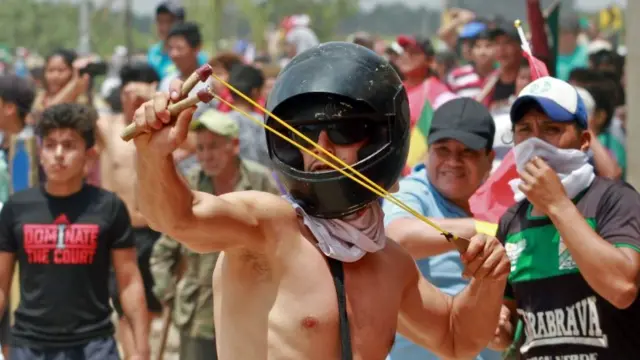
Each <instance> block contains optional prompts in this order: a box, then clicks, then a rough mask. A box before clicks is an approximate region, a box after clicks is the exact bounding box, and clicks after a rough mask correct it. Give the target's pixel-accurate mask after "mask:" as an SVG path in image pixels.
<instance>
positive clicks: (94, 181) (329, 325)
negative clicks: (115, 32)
mask: <svg viewBox="0 0 640 360" xmlns="http://www.w3.org/2000/svg"><path fill="white" fill-rule="evenodd" d="M450 14H451V22H450V23H448V24H446V26H443V27H442V28H441V29H440V30H439V31H438V38H439V43H441V44H444V45H443V46H440V47H438V46H435V45H434V43H435V42H434V41H432V40H431V39H429V38H427V37H423V36H420V35H409V34H406V35H401V36H398V37H397V38H395V39H394V40H393V41H390V42H386V41H384V40H382V39H381V38H379V37H377V36H374V35H372V34H368V33H364V32H358V33H355V34H353V35H351V36H349V38H348V39H346V41H344V42H331V43H324V44H320V43H319V41H318V39H317V37H316V36H315V34H314V32H313V30H312V24H311V23H310V20H309V17H308V16H306V15H295V16H291V17H288V18H286V19H285V20H284V21H283V22H282V24H281V27H282V30H283V33H284V36H283V39H282V40H281V41H282V52H281V56H279V57H274V56H270V55H267V54H266V53H252V54H251V55H250V56H247V51H246V49H244V50H243V53H238V52H220V53H218V54H216V56H214V57H211V58H209V57H207V56H206V54H205V53H204V52H203V51H202V44H203V34H202V33H201V31H200V27H199V26H198V24H196V23H192V22H189V21H188V19H187V14H186V13H185V10H184V8H182V7H180V6H179V5H176V4H175V3H174V2H171V1H168V2H163V3H161V4H160V5H159V6H158V7H157V9H156V13H155V20H156V26H157V33H158V37H159V42H158V43H156V44H154V45H152V46H151V47H150V48H149V50H148V53H147V54H146V56H144V57H131V59H130V61H128V62H127V61H124V60H123V59H124V58H125V57H126V52H127V49H118V50H117V51H116V54H115V55H114V57H113V58H112V59H111V63H110V64H109V67H108V68H104V69H103V66H102V63H101V62H100V61H99V60H98V59H97V58H96V57H93V56H78V55H77V54H76V53H75V52H74V51H71V50H68V49H60V50H56V51H54V52H52V53H51V54H50V55H49V56H47V57H46V59H45V60H44V64H43V67H42V69H40V70H38V69H31V71H30V72H29V71H24V69H23V68H22V66H17V65H16V66H14V73H9V74H3V75H0V131H1V132H2V145H3V150H4V151H3V152H0V155H1V157H0V202H1V203H2V210H1V211H0V312H2V313H4V315H3V316H2V329H0V330H1V331H0V344H1V346H2V354H3V355H4V358H5V359H7V360H9V359H10V360H23V359H25V360H26V359H29V360H31V359H36V360H39V359H43V360H45V359H47V360H48V359H56V360H57V359H95V360H98V359H99V360H107V359H120V358H124V359H150V358H151V356H152V355H153V356H164V358H166V359H171V358H172V356H177V357H178V358H179V359H187V360H199V359H217V358H221V359H259V358H284V359H334V358H340V359H345V360H347V359H386V360H414V359H439V358H475V359H480V360H491V359H501V358H505V357H508V358H512V359H571V360H573V359H598V358H599V359H616V360H618V359H620V360H624V359H633V358H634V355H633V354H635V353H637V352H638V351H639V350H640V349H639V348H638V345H636V343H635V341H634V339H633V337H634V336H633V335H634V334H636V333H637V331H640V328H638V324H640V321H638V320H640V319H638V318H636V317H635V316H638V315H640V312H639V311H640V304H639V303H638V301H637V294H638V284H637V282H636V279H637V275H638V273H639V272H640V195H639V194H638V193H637V192H636V190H635V189H633V188H632V187H631V186H630V185H628V184H627V183H625V182H624V179H625V176H626V151H625V143H626V137H625V124H626V112H625V96H624V93H625V92H624V86H625V83H624V79H625V61H624V60H625V56H624V55H625V54H624V49H622V48H616V47H615V46H614V44H612V42H611V41H608V40H607V39H605V38H603V37H602V36H601V35H600V34H598V33H597V32H595V31H593V29H592V28H590V27H588V26H585V24H584V23H583V22H582V21H580V19H579V18H578V17H576V16H568V17H566V18H563V19H562V20H561V21H560V36H559V44H558V49H559V55H558V57H557V59H555V61H554V62H552V63H551V64H553V66H555V68H553V69H551V70H552V71H551V73H552V74H553V75H554V76H553V77H551V76H543V77H536V76H535V74H533V73H532V67H531V63H530V61H529V60H528V59H527V58H526V57H525V56H523V53H522V49H521V39H520V36H519V34H518V32H517V31H516V28H515V27H514V26H513V22H512V21H507V20H508V19H500V18H497V19H481V18H478V17H477V16H476V15H475V14H473V13H472V12H471V11H469V10H464V9H452V10H451V11H450ZM252 51H253V50H252ZM203 65H208V66H210V67H211V69H212V70H213V74H214V75H215V76H214V77H212V78H210V79H208V80H207V81H204V82H199V83H198V84H196V86H195V87H193V89H190V91H189V93H188V94H183V93H182V85H183V82H184V81H185V80H186V79H187V78H188V77H189V75H191V74H192V73H194V72H195V71H196V70H198V69H199V68H201V67H202V66H203ZM18 70H20V71H18ZM102 75H107V78H108V79H107V80H105V81H104V82H103V84H102V88H101V89H100V90H99V91H97V90H95V89H94V87H95V83H96V79H97V78H98V77H100V76H102ZM207 87H208V88H210V89H211V90H213V91H214V92H215V93H216V94H217V95H218V96H219V98H217V99H214V100H212V101H210V102H209V103H199V104H198V105H197V106H194V107H192V108H188V109H186V110H184V111H182V112H181V113H180V114H178V115H177V116H174V117H173V118H172V117H170V116H169V114H168V112H167V110H166V109H167V106H168V105H169V104H170V103H172V102H173V103H175V102H177V101H178V100H180V99H181V98H184V97H187V96H190V95H194V94H196V93H198V91H200V90H202V89H205V88H207ZM231 88H233V89H237V90H238V91H239V93H241V94H239V93H238V92H235V91H232V90H231ZM265 109H266V110H268V111H269V112H270V113H268V114H267V113H265V111H264V110H265ZM274 115H275V116H277V117H278V118H280V119H283V120H284V121H285V123H286V124H288V126H289V127H290V128H289V129H287V127H285V126H284V125H283V124H281V123H280V122H279V119H275V116H274ZM263 122H264V123H266V124H267V125H269V126H271V127H272V128H274V129H277V130H279V131H282V132H283V134H284V135H285V137H288V138H290V139H293V140H294V141H296V142H298V143H300V144H302V146H301V148H296V147H295V146H293V145H292V144H290V143H288V142H287V141H285V140H283V139H282V138H279V137H278V136H276V135H274V134H271V133H269V132H268V131H267V132H265V129H264V128H263V126H261V125H260V123H263ZM425 122H426V123H428V125H427V126H426V130H424V131H425V133H424V137H417V136H415V133H416V132H418V130H420V131H422V130H423V129H425V125H424V124H425ZM132 123H133V124H135V125H136V126H137V127H138V128H139V129H141V130H143V134H142V135H140V136H138V137H137V138H136V139H135V140H134V141H130V142H126V141H124V140H123V139H122V138H121V134H122V132H123V131H124V129H125V128H126V127H127V126H129V125H130V124H132ZM292 129H293V130H292ZM301 135H304V136H301ZM305 138H310V139H311V140H313V141H315V142H316V143H317V144H318V145H320V146H321V147H322V149H324V150H319V149H318V148H316V147H315V146H314V145H309V144H307V142H306V139H305ZM303 149H304V150H306V151H304V150H303ZM509 154H513V156H514V157H515V160H514V163H515V165H514V166H515V167H517V171H518V174H519V175H518V177H517V178H515V179H513V180H512V181H511V182H510V183H509V185H510V189H508V190H509V191H510V192H512V195H513V196H512V197H513V199H514V200H513V202H514V204H515V205H513V206H512V207H510V208H509V210H507V211H506V212H505V213H504V214H503V215H502V216H501V218H500V221H499V224H498V228H497V231H496V232H492V231H486V230H484V229H481V228H480V227H479V222H478V221H476V219H475V218H476V215H478V214H474V212H473V211H472V208H471V205H470V200H471V199H472V197H473V196H474V194H476V193H477V191H478V189H479V188H480V187H481V186H482V185H483V184H484V183H486V182H487V180H488V179H489V178H490V177H491V176H492V174H494V173H495V171H496V169H498V168H500V166H501V165H502V162H503V160H504V161H505V162H506V161H507V160H506V159H507V157H508V156H509ZM335 166H337V167H338V168H342V169H345V168H347V167H350V166H352V167H353V168H355V169H356V170H358V171H359V172H360V173H362V174H363V175H365V176H366V177H367V178H368V179H370V180H371V182H372V184H373V185H376V186H377V187H378V188H382V190H383V193H385V192H387V191H388V192H391V193H393V196H394V198H395V199H397V200H391V199H389V198H387V199H381V197H380V196H379V194H376V193H374V192H372V191H371V190H370V189H366V188H364V187H363V186H362V185H361V184H359V183H357V182H355V181H353V179H350V178H349V176H346V175H345V174H342V173H341V172H340V171H337V170H336V169H334V167H335ZM373 185H372V186H373ZM373 187H374V188H375V186H373ZM405 205H406V206H405ZM407 206H408V208H407ZM409 208H410V209H409ZM410 210H411V211H410ZM424 219H426V220H427V221H429V220H430V221H433V222H435V223H437V224H438V225H439V226H440V227H442V228H443V229H446V231H450V232H451V234H454V235H456V236H458V237H460V238H461V239H462V240H460V239H458V240H457V241H458V242H456V241H453V240H452V239H453V238H452V236H443V235H451V234H446V233H445V234H443V232H442V231H441V229H438V228H434V227H432V226H430V225H429V224H427V223H426V222H425V220H424ZM464 239H467V240H466V241H467V243H466V244H465V245H464V246H463V247H462V248H460V247H459V246H458V245H459V241H465V240H464ZM14 274H16V275H15V276H14ZM12 284H13V285H14V290H12ZM16 295H17V296H16ZM112 309H113V310H112ZM112 312H113V313H115V315H114V314H112ZM158 324H159V325H158ZM171 328H175V329H177V333H178V334H179V336H178V337H179V341H178V345H177V354H171V349H168V350H165V348H166V346H165V345H166V342H167V331H170V330H171ZM1 358H2V355H0V359H1Z"/></svg>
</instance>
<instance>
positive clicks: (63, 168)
mask: <svg viewBox="0 0 640 360" xmlns="http://www.w3.org/2000/svg"><path fill="white" fill-rule="evenodd" d="M97 116H98V115H97V113H96V112H95V111H94V110H93V109H91V108H89V107H87V106H84V105H79V104H60V105H55V106H52V107H50V108H48V109H47V110H45V111H44V112H43V113H42V117H41V119H40V121H39V123H38V126H37V129H36V133H37V135H38V136H39V138H40V139H41V140H42V146H41V149H40V163H41V165H42V168H43V170H44V172H45V174H46V181H45V182H44V184H43V185H42V186H37V187H32V188H30V189H28V190H24V191H21V192H18V193H16V194H14V195H12V196H11V198H10V199H9V200H8V201H7V203H6V204H5V205H4V206H3V208H2V211H1V212H0V308H3V307H4V306H5V301H4V299H6V294H8V290H9V288H10V284H11V278H12V274H13V269H14V265H15V262H18V264H19V266H20V298H21V300H20V305H19V306H18V309H17V310H16V314H15V324H14V326H13V329H12V340H13V344H12V347H11V356H10V357H11V359H13V360H22V359H25V360H26V359H29V360H32V359H49V358H56V359H95V360H98V359H99V360H112V359H113V360H115V359H119V355H118V349H117V346H116V343H115V341H114V340H113V338H112V334H113V325H112V323H111V320H110V313H111V309H110V307H109V291H108V287H107V282H108V278H109V267H110V265H111V264H113V267H114V269H115V272H116V278H117V280H118V286H119V288H120V289H119V290H120V294H121V301H122V303H123V307H124V312H125V314H126V316H127V317H128V318H129V321H130V322H131V323H132V325H133V333H134V341H135V352H134V353H133V354H131V355H132V358H136V359H146V358H147V357H148V352H149V345H148V338H147V337H148V336H147V334H148V322H147V311H146V308H145V306H144V301H145V300H144V289H143V285H142V279H141V277H140V273H139V271H138V266H137V262H136V258H135V256H136V255H135V248H134V247H133V235H132V232H131V220H130V219H129V214H128V212H127V208H126V206H125V204H124V203H123V202H122V200H120V198H118V197H117V196H116V195H115V194H113V193H111V192H109V191H105V190H102V189H100V188H96V187H94V186H92V185H88V184H86V183H85V181H84V179H85V171H84V169H85V166H86V165H87V162H88V161H89V159H90V157H91V152H93V151H94V150H93V145H94V144H95V123H96V118H97Z"/></svg>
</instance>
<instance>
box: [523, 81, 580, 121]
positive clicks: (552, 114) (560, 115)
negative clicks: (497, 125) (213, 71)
mask: <svg viewBox="0 0 640 360" xmlns="http://www.w3.org/2000/svg"><path fill="white" fill-rule="evenodd" d="M534 106H536V107H539V108H540V110H542V112H544V113H545V115H547V116H548V117H549V119H551V120H552V121H557V122H572V121H575V122H576V123H578V125H580V126H581V127H583V128H585V129H586V128H587V121H588V115H587V108H586V106H585V104H584V101H583V100H582V98H581V97H580V94H579V93H578V90H576V88H575V87H573V86H572V85H571V84H569V83H567V82H565V81H562V80H559V79H556V78H552V77H550V76H544V77H541V78H539V79H536V80H534V81H532V82H531V83H530V84H529V85H527V86H525V88H524V89H522V91H520V94H518V98H517V99H516V101H515V102H514V103H513V105H512V106H511V122H512V123H514V124H515V123H517V122H518V121H520V119H522V117H523V116H524V115H525V114H526V113H527V111H529V110H531V108H532V107H534Z"/></svg>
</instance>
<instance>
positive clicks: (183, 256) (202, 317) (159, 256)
mask: <svg viewBox="0 0 640 360" xmlns="http://www.w3.org/2000/svg"><path fill="white" fill-rule="evenodd" d="M187 181H188V183H189V186H190V187H191V188H192V189H195V190H198V191H202V192H207V193H211V194H215V190H214V188H213V183H212V181H211V179H210V178H209V177H208V176H207V175H205V174H204V172H203V171H202V170H201V169H200V168H199V167H198V168H195V169H193V170H192V171H190V172H189V174H188V175H187ZM243 190H258V191H265V192H270V193H273V194H280V192H279V191H278V188H277V186H276V184H275V181H274V179H273V177H272V176H271V171H270V170H269V169H267V168H266V167H264V166H262V165H260V164H258V163H255V162H253V161H249V160H241V161H240V180H239V181H238V183H237V184H236V186H235V188H234V191H243ZM218 255H219V253H210V254H198V253H195V252H193V251H191V250H189V249H187V248H186V247H184V246H182V245H181V244H180V243H178V242H177V241H175V240H173V239H171V238H170V237H168V236H166V235H162V236H161V237H160V239H159V240H158V241H157V242H156V244H155V245H154V247H153V253H152V255H151V260H150V265H151V273H152V274H153V278H154V280H155V285H154V288H153V291H154V293H155V294H156V296H157V297H158V298H159V299H161V300H163V301H164V302H173V313H172V318H173V322H174V324H175V325H176V326H177V327H178V328H179V329H180V331H182V332H183V333H186V334H188V336H191V337H198V338H207V339H208V338H213V337H214V335H215V330H214V326H213V290H212V275H213V269H214V268H215V265H216V261H217V259H218ZM178 268H182V269H183V270H182V271H183V274H182V276H181V277H180V276H179V275H177V272H179V271H178ZM178 277H180V279H179V280H177V278H178ZM176 280H177V284H176Z"/></svg>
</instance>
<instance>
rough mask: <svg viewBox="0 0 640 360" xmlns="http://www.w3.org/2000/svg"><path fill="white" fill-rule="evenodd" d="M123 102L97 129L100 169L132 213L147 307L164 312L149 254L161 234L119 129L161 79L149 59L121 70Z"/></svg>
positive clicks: (126, 346)
mask: <svg viewBox="0 0 640 360" xmlns="http://www.w3.org/2000/svg"><path fill="white" fill-rule="evenodd" d="M120 80H121V83H122V87H121V88H120V102H121V103H122V107H123V111H122V113H120V114H117V115H114V116H107V117H102V118H100V119H99V120H98V131H99V134H100V136H101V137H102V139H103V140H104V144H103V147H102V151H101V152H100V173H101V174H102V179H101V181H102V183H101V184H102V187H103V188H105V189H107V190H109V191H113V192H114V193H116V194H117V195H118V196H119V197H120V198H121V199H122V200H123V201H124V204H125V206H126V207H127V210H128V213H129V216H130V225H131V226H132V227H133V230H132V234H133V238H134V242H135V246H136V254H137V257H138V266H139V268H140V273H141V275H142V280H143V283H144V288H145V295H146V296H145V298H146V300H147V310H148V311H149V312H150V313H151V315H152V317H153V316H154V315H159V314H160V313H161V312H162V305H161V304H160V302H159V301H158V299H157V298H156V297H155V296H154V294H153V292H152V288H153V277H152V276H151V273H150V271H149V258H150V257H151V250H152V248H153V245H154V244H155V242H156V241H157V240H158V238H159V237H160V234H159V233H157V232H155V231H153V230H152V229H150V228H149V226H148V224H147V221H146V220H145V219H144V217H143V216H142V215H141V214H140V212H139V211H138V209H137V207H136V201H135V193H134V186H135V182H136V177H135V176H134V175H133V174H134V172H135V160H134V159H135V147H134V146H132V145H131V144H129V143H126V142H124V141H122V139H121V138H120V133H121V132H122V131H123V129H124V128H125V127H126V126H127V125H128V124H129V123H130V122H131V120H132V118H133V112H134V111H135V109H136V108H137V107H138V106H139V105H140V104H142V103H143V102H144V101H146V100H147V99H149V98H150V97H151V96H152V94H153V93H154V92H155V87H156V85H157V83H158V81H159V80H160V79H159V78H158V75H157V74H156V73H155V71H154V70H153V69H152V68H151V66H149V65H148V64H146V63H132V64H128V65H125V66H124V67H123V68H122V70H121V71H120ZM115 280H116V279H115V276H114V274H113V273H112V276H111V278H110V284H109V286H110V293H111V298H112V301H113V305H114V308H115V310H116V312H117V313H118V315H119V322H118V329H117V330H118V332H117V337H118V340H119V341H120V343H121V344H122V349H123V351H124V354H125V355H129V354H132V351H133V350H134V348H133V347H134V345H135V344H134V343H133V342H132V341H131V340H132V339H133V335H132V328H131V324H130V323H129V319H128V317H126V316H123V315H124V313H123V310H122V306H121V305H120V302H119V301H118V299H119V295H118V289H117V287H116V281H115ZM152 335H153V334H152Z"/></svg>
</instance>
